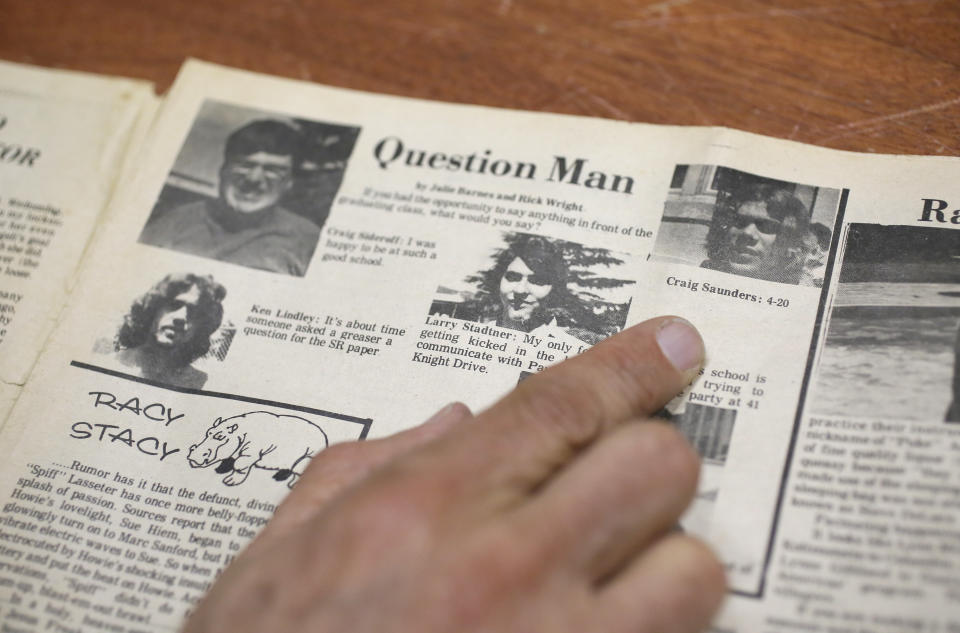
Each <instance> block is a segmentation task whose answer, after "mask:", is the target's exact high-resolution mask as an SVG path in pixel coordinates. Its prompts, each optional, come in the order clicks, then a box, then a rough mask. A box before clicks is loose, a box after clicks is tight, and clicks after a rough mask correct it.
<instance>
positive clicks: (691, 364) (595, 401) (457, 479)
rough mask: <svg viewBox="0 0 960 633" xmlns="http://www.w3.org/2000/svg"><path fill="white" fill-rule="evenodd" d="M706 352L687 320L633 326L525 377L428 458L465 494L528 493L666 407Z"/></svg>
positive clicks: (433, 467)
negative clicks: (592, 447) (611, 432)
mask: <svg viewBox="0 0 960 633" xmlns="http://www.w3.org/2000/svg"><path fill="white" fill-rule="evenodd" d="M703 355H704V349H703V341H702V340H701V339H700V335H699V334H698V333H697V331H696V329H695V328H694V327H693V326H692V325H691V324H690V323H689V322H687V321H685V320H684V319H681V318H679V317H660V318H657V319H651V320H649V321H646V322H644V323H641V324H639V325H635V326H633V327H631V328H629V329H627V330H625V331H623V332H621V333H620V334H617V335H615V336H612V337H610V338H609V339H607V340H605V341H603V342H602V343H599V344H598V345H596V346H594V347H593V348H591V349H590V350H588V351H586V352H584V353H583V354H581V355H580V356H577V357H575V358H572V359H570V360H567V361H564V362H562V363H560V364H558V365H556V366H554V367H551V368H550V369H547V370H545V371H543V372H542V373H540V374H537V375H536V376H532V377H530V378H529V379H527V380H525V381H523V382H522V383H521V384H520V385H519V386H518V387H517V388H516V389H515V390H514V391H513V392H512V393H511V394H509V395H508V396H506V397H505V398H503V399H502V400H501V401H500V402H498V403H497V404H495V405H494V406H493V407H491V408H490V409H488V410H486V411H485V412H483V413H481V414H480V415H478V416H477V419H476V421H475V423H474V424H471V425H469V426H468V427H462V428H459V429H454V431H453V432H451V433H449V434H448V435H447V436H445V437H444V438H443V439H442V441H440V442H438V443H437V444H435V445H434V446H432V447H431V450H430V451H429V454H424V455H422V457H423V458H424V459H425V460H426V463H424V464H423V466H425V467H427V468H430V469H431V471H432V472H434V473H436V472H442V473H445V476H444V479H446V483H445V484H444V485H445V486H453V487H454V488H457V489H458V490H459V492H461V493H462V492H466V491H467V489H470V488H474V489H475V488H477V487H479V488H485V489H487V490H498V496H500V495H502V494H504V493H506V494H507V495H508V497H510V498H512V497H515V495H517V494H526V493H527V492H529V491H530V490H532V489H534V488H536V487H537V486H539V485H540V484H541V483H542V482H543V481H544V480H545V479H546V478H548V477H549V476H550V475H551V474H552V473H553V472H554V471H555V470H556V469H558V468H559V467H561V466H562V465H563V464H565V463H567V462H568V461H569V460H570V459H572V458H573V457H574V456H575V455H576V454H577V453H578V452H579V451H580V450H582V449H583V448H584V447H586V446H587V445H589V444H590V443H591V442H593V441H594V440H595V439H596V438H598V437H599V436H600V435H602V434H603V433H604V432H605V431H606V430H607V429H609V428H611V427H613V426H614V425H616V424H619V423H621V422H623V421H625V420H628V419H636V418H638V417H647V416H649V415H650V414H651V413H653V412H655V411H657V410H658V409H660V408H661V407H662V406H663V405H664V404H665V403H666V402H667V401H668V400H670V399H671V398H672V397H674V396H675V395H676V394H677V393H678V392H679V391H680V390H681V389H682V388H683V387H684V386H686V385H687V384H688V383H689V382H690V381H691V380H692V379H693V378H694V377H695V376H696V374H697V371H698V369H699V367H700V365H701V363H702V362H703ZM434 460H438V461H440V462H441V463H439V464H438V463H436V461H434ZM500 502H506V503H509V499H500ZM495 503H497V502H495Z"/></svg>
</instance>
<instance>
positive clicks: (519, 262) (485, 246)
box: [430, 233, 635, 345]
mask: <svg viewBox="0 0 960 633" xmlns="http://www.w3.org/2000/svg"><path fill="white" fill-rule="evenodd" d="M475 244H476V245H479V247H480V248H477V249H475V250H474V251H473V252H472V253H470V254H467V253H464V256H463V257H460V258H458V260H459V261H458V262H457V265H456V268H457V272H459V273H460V274H461V276H460V277H456V276H451V278H449V279H448V280H444V281H443V282H442V284H441V285H440V286H439V287H438V288H437V292H436V295H435V297H434V300H433V303H432V304H431V306H430V314H431V315H443V316H447V317H452V318H454V319H461V320H464V321H473V322H477V323H485V324H491V325H496V326H498V327H503V328H508V329H512V330H517V331H520V332H527V333H537V334H540V335H543V336H544V337H551V338H570V339H575V340H576V341H577V342H578V343H579V344H581V345H582V344H584V343H586V344H588V345H593V344H595V343H598V342H599V341H601V340H603V339H604V338H606V337H608V336H610V335H612V334H615V333H616V332H619V331H620V330H622V329H623V327H624V324H625V323H626V319H627V312H628V310H629V308H630V301H631V294H630V293H631V287H632V285H633V284H634V283H635V282H634V281H633V280H631V279H626V278H624V277H623V276H621V275H623V274H624V272H625V271H623V270H622V269H623V267H624V264H625V263H626V258H627V256H626V255H622V254H617V253H613V252H611V251H609V250H607V249H605V248H593V247H589V246H585V245H583V244H577V243H574V242H568V241H565V240H559V239H555V238H550V237H544V236H541V235H534V234H531V233H492V234H491V239H490V240H481V239H480V238H479V237H478V239H477V240H475ZM467 266H469V267H470V268H465V267H467Z"/></svg>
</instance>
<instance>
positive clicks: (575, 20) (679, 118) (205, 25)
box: [0, 0, 960, 156]
mask: <svg viewBox="0 0 960 633" xmlns="http://www.w3.org/2000/svg"><path fill="white" fill-rule="evenodd" d="M188 56H193V57H199V58H201V59H206V60H209V61H213V62H218V63H222V64H228V65H233V66H238V67H242V68H247V69H250V70H255V71H260V72H265V73H272V74H276V75H284V76H288V77H295V78H301V79H308V80H313V81H317V82H321V83H326V84H330V85H334V86H344V87H349V88H357V89H362V90H370V91H376V92H385V93H391V94H398V95H407V96H412V97H422V98H427V99H439V100H445V101H455V102H466V103H480V104H486V105H492V106H501V107H507V108H518V109H528V110H544V111H552V112H564V113H572V114H584V115H591V116H599V117H608V118H613V119H624V120H629V121H644V122H649V123H668V124H679V125H725V126H729V127H734V128H739V129H743V130H749V131H752V132H757V133H761V134H767V135H770V136H776V137H780V138H788V139H794V140H797V141H803V142H806V143H815V144H818V145H824V146H827V147H834V148H841V149H849V150H856V151H868V152H891V153H914V154H944V155H954V156H957V155H960V0H850V1H847V0H788V1H785V2H775V1H773V0H727V1H720V0H715V1H709V0H707V1H704V0H661V1H651V0H594V1H589V0H555V1H553V2H550V1H547V0H389V1H388V0H260V1H257V2H252V1H248V0H161V1H147V0H65V1H61V2H56V1H51V0H2V2H0V58H4V59H9V60H12V61H19V62H27V63H33V64H39V65H44V66H56V67H62V68H70V69H78V70H87V71H93V72H98V73H111V74H119V75H127V76H132V77H140V78H145V79H149V80H152V81H154V82H156V84H157V86H158V89H160V90H161V91H162V90H166V89H167V88H168V87H169V85H170V83H171V82H172V80H173V78H174V76H175V74H176V72H177V68H178V67H179V66H180V64H181V62H182V61H183V59H184V58H186V57H188Z"/></svg>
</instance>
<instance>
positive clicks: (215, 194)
mask: <svg viewBox="0 0 960 633" xmlns="http://www.w3.org/2000/svg"><path fill="white" fill-rule="evenodd" d="M359 132H360V128H358V127H352V126H345V125H338V124H333V123H325V122H320V121H312V120H308V119H304V118H292V117H286V116H284V115H281V114H277V113H275V112H264V111H261V110H255V109H251V108H246V107H242V106H237V105H232V104H227V103H221V102H217V101H210V100H207V101H205V102H204V103H203V105H202V107H201V108H200V111H199V112H198V113H197V116H196V118H195V119H194V121H193V124H192V126H191V128H190V132H189V134H188V135H187V138H186V140H185V141H184V144H183V147H182V148H181V149H180V152H179V154H178V155H177V158H176V161H175V162H174V165H173V168H172V169H171V171H170V173H169V175H168V177H167V181H166V183H165V185H164V187H163V190H162V191H161V192H160V196H159V197H158V199H157V202H156V204H155V205H154V207H153V210H152V212H151V214H150V217H149V219H148V220H147V222H146V225H145V226H144V227H143V231H142V232H141V233H140V238H139V241H140V243H142V244H148V245H151V246H158V247H161V248H166V249H171V250H175V251H179V252H182V253H189V254H191V255H198V256H200V257H207V258H210V259H216V260H219V261H223V262H229V263H232V264H238V265H240V266H246V267H248V268H256V269H260V270H266V271H270V272H275V273H281V274H285V275H294V276H298V277H302V276H303V275H304V274H305V273H306V271H307V268H308V266H309V264H310V260H311V258H312V256H313V252H314V250H315V249H316V246H317V242H318V241H319V239H320V230H321V228H322V227H323V225H324V223H325V222H326V220H327V216H328V215H329V213H330V207H331V205H332V203H333V200H334V197H335V196H336V193H337V190H338V189H339V187H340V183H341V181H342V179H343V173H344V170H345V169H346V167H347V161H348V159H349V158H350V154H351V152H352V151H353V146H354V144H355V142H356V139H357V135H358V134H359Z"/></svg>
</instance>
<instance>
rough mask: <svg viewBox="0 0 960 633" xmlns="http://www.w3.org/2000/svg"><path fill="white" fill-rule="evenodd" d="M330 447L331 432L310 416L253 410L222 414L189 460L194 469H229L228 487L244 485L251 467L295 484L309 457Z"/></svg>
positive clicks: (225, 478) (197, 445) (226, 480)
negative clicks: (329, 436)
mask: <svg viewBox="0 0 960 633" xmlns="http://www.w3.org/2000/svg"><path fill="white" fill-rule="evenodd" d="M327 445H328V441H327V434H326V433H324V432H323V429H321V428H320V427H319V426H317V425H316V424H314V423H313V422H310V421H309V420H305V419H303V418H300V417H297V416H295V415H277V414H275V413H270V412H269V411H251V412H250V413H244V414H242V415H235V416H233V417H232V418H226V419H223V418H217V420H216V421H215V422H214V423H213V425H212V426H211V427H210V428H208V429H207V432H206V435H205V436H204V438H203V440H202V441H201V442H200V443H198V444H194V445H193V446H191V447H190V452H189V453H188V454H187V460H188V461H189V462H190V466H191V467H193V468H206V467H207V466H211V465H213V464H217V468H216V472H218V473H220V474H223V473H228V474H227V476H226V477H224V479H223V483H225V484H226V485H228V486H238V485H240V484H242V483H243V482H244V481H246V479H247V476H248V475H249V474H250V471H251V470H252V469H254V468H261V469H263V470H272V471H274V474H273V478H274V479H276V480H277V481H284V480H286V482H287V486H288V487H290V488H292V487H293V484H294V483H295V482H296V481H297V479H298V478H299V477H300V475H301V474H303V469H304V468H306V467H307V464H308V463H309V462H310V458H311V457H313V456H314V455H316V454H317V453H319V452H320V451H322V450H323V449H325V448H326V447H327Z"/></svg>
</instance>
